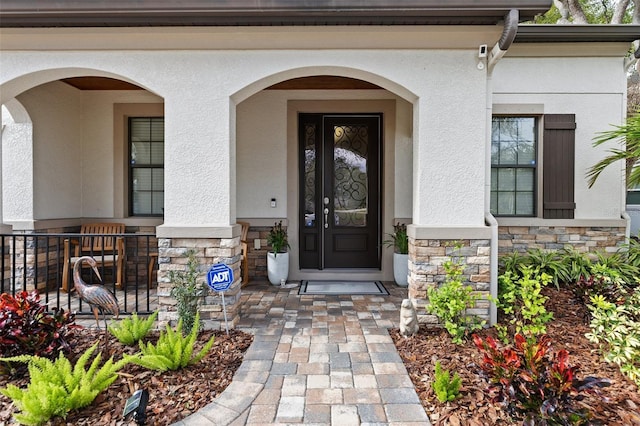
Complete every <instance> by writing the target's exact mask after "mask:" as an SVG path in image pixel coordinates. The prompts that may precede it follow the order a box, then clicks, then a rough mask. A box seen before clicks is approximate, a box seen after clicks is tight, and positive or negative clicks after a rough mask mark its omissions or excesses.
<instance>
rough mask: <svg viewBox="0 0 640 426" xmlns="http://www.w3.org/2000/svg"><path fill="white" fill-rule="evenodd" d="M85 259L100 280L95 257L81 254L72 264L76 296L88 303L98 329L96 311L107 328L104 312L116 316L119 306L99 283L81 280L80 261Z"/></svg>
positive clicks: (113, 297) (98, 323)
mask: <svg viewBox="0 0 640 426" xmlns="http://www.w3.org/2000/svg"><path fill="white" fill-rule="evenodd" d="M84 261H86V262H87V263H88V264H89V266H91V268H93V271H94V272H95V273H96V275H97V276H98V279H99V280H100V281H102V278H101V277H100V273H99V272H98V266H97V263H96V261H95V259H94V258H93V257H91V256H82V257H81V258H79V259H78V260H77V261H76V263H75V264H74V265H73V287H74V288H75V289H76V291H77V292H78V297H80V299H82V300H84V301H85V302H87V303H88V304H89V306H90V307H91V310H92V311H93V316H94V317H95V318H96V324H97V325H98V329H100V322H99V321H98V311H100V312H101V313H102V319H103V320H104V328H105V330H106V329H107V319H106V318H105V312H108V313H110V314H112V315H114V316H115V317H116V318H118V315H119V314H120V308H119V307H118V300H117V299H116V297H115V296H114V295H113V293H111V292H110V291H109V290H107V289H106V288H105V287H104V286H101V285H92V284H87V283H85V282H84V281H83V280H82V277H81V275H80V270H81V266H82V262H84Z"/></svg>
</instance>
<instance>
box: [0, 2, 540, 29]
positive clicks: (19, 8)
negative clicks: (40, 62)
mask: <svg viewBox="0 0 640 426" xmlns="http://www.w3.org/2000/svg"><path fill="white" fill-rule="evenodd" d="M550 7H551V0H520V1H514V0H490V1H486V0H315V1H313V0H312V1H305V2H302V1H291V0H220V1H215V2H214V1H211V0H184V1H181V2H178V3H177V2H175V1H174V0H145V1H136V2H131V1H127V0H91V1H89V0H60V1H55V2H53V1H51V0H30V1H29V0H3V1H2V2H1V3H0V27H105V26H106V27H120V26H175V25H188V26H264V25H267V26H283V25H495V24H497V23H499V22H501V21H502V19H503V18H504V16H505V14H506V13H507V12H508V11H509V10H510V9H518V10H519V11H520V19H521V20H525V21H526V20H531V19H533V17H534V16H535V15H537V14H540V13H544V12H546V11H547V10H548V9H549V8H550Z"/></svg>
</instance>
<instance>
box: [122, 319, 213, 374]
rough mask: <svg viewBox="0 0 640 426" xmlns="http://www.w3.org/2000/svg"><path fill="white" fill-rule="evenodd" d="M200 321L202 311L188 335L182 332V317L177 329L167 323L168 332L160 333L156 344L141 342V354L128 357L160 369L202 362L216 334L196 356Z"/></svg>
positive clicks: (150, 367) (132, 360)
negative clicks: (194, 353) (194, 350)
mask: <svg viewBox="0 0 640 426" xmlns="http://www.w3.org/2000/svg"><path fill="white" fill-rule="evenodd" d="M199 321H200V313H196V317H195V321H194V323H193V327H191V332H190V333H189V334H188V335H187V336H184V335H183V334H182V319H180V320H179V321H178V326H177V328H176V330H175V331H174V330H172V329H171V327H169V325H167V328H166V332H163V333H160V338H159V339H158V343H156V345H153V344H152V343H147V344H146V345H145V344H144V342H140V351H141V352H142V354H141V356H140V357H136V356H129V357H127V359H129V360H130V361H131V362H132V363H134V364H138V365H141V366H143V367H145V368H148V369H150V370H158V371H167V370H178V369H180V368H184V367H186V366H188V365H193V364H196V363H197V362H200V361H201V360H202V358H204V357H205V355H207V353H208V352H209V350H211V347H212V346H213V342H214V340H215V336H213V337H211V339H210V340H209V341H208V342H207V343H206V344H205V345H204V346H203V347H202V349H201V350H200V352H198V353H197V354H196V355H195V356H194V355H193V349H194V345H195V343H196V340H197V337H198V329H199V327H198V324H199Z"/></svg>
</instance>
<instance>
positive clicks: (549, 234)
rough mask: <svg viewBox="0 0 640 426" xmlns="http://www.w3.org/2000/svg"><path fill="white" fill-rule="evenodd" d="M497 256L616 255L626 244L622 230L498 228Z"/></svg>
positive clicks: (623, 230) (534, 227)
mask: <svg viewBox="0 0 640 426" xmlns="http://www.w3.org/2000/svg"><path fill="white" fill-rule="evenodd" d="M498 240H499V241H498V253H499V254H509V253H512V252H514V251H518V252H521V253H523V252H526V251H527V250H529V249H536V248H539V249H544V250H562V249H563V248H565V247H573V248H574V249H576V250H578V251H581V252H595V251H604V252H607V253H615V252H616V251H618V249H619V248H620V247H621V246H622V245H623V244H624V243H625V242H626V241H625V228H624V227H571V226H499V227H498Z"/></svg>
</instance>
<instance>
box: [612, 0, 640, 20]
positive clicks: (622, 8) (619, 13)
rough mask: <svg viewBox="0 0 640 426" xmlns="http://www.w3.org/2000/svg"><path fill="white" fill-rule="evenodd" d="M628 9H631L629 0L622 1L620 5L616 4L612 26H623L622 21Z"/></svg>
mask: <svg viewBox="0 0 640 426" xmlns="http://www.w3.org/2000/svg"><path fill="white" fill-rule="evenodd" d="M637 1H640V0H637ZM627 7H629V0H620V1H619V2H618V4H616V7H615V9H614V11H613V16H612V17H611V23H612V24H622V19H623V18H624V14H625V12H626V11H627Z"/></svg>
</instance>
